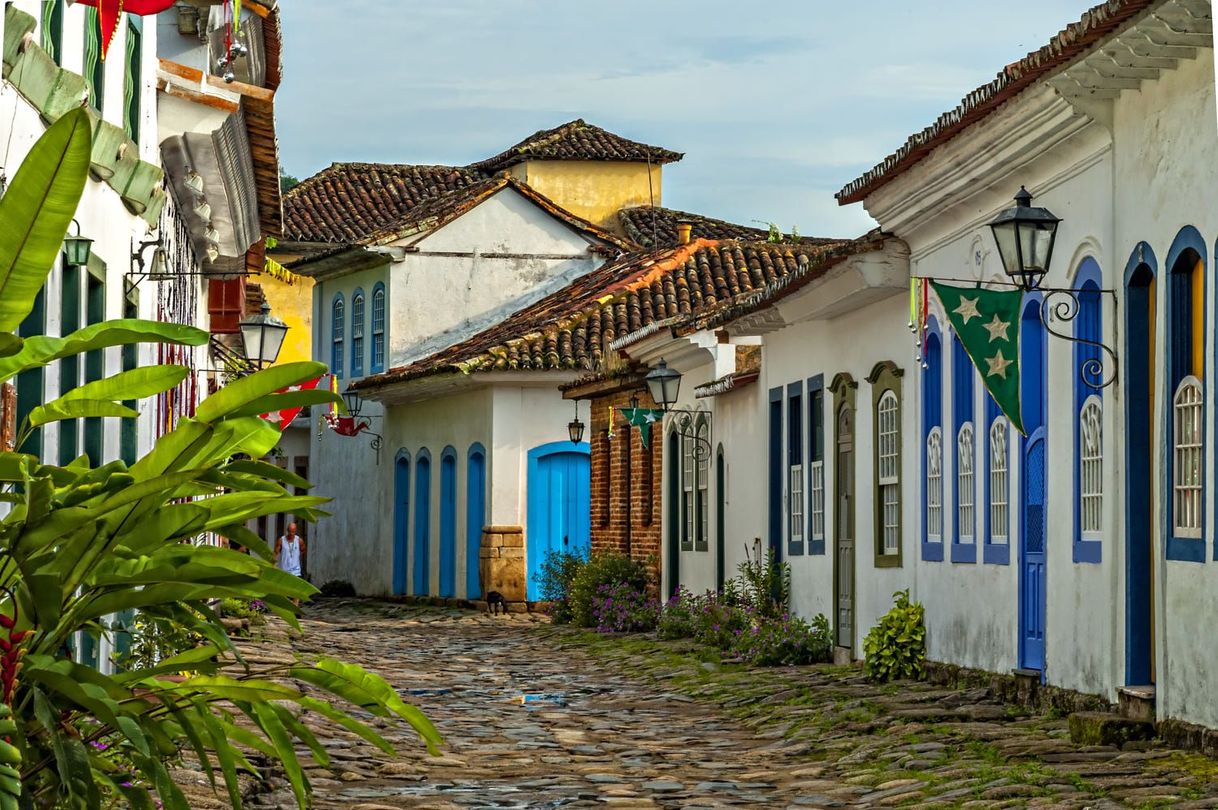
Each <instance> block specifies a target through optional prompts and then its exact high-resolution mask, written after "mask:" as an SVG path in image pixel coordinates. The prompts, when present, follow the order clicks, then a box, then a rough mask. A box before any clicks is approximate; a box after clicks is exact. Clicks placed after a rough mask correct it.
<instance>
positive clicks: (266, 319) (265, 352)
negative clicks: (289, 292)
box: [238, 301, 288, 368]
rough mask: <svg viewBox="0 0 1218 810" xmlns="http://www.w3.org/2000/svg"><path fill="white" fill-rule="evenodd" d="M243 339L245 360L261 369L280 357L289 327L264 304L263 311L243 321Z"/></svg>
mask: <svg viewBox="0 0 1218 810" xmlns="http://www.w3.org/2000/svg"><path fill="white" fill-rule="evenodd" d="M238 326H240V327H241V339H242V341H243V342H244V343H245V359H247V360H249V361H250V362H251V363H254V364H255V365H257V366H258V367H259V368H261V367H262V366H269V365H270V364H272V363H274V362H275V359H276V358H278V357H279V350H280V349H281V348H283V339H284V338H285V337H287V334H288V325H287V324H286V323H284V322H283V321H281V320H279V319H278V318H276V317H275V316H274V315H272V314H271V305H270V304H268V303H266V302H265V301H263V302H262V311H261V312H260V313H259V314H257V315H254V316H253V317H250V318H246V319H244V320H242V321H241V322H240V323H239V324H238Z"/></svg>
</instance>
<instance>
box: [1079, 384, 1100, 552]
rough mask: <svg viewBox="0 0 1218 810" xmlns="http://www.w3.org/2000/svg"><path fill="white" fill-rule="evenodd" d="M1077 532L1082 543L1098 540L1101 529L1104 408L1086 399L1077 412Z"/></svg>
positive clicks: (1098, 399) (1095, 400) (1089, 398)
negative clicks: (1080, 535) (1079, 533)
mask: <svg viewBox="0 0 1218 810" xmlns="http://www.w3.org/2000/svg"><path fill="white" fill-rule="evenodd" d="M1078 444H1079V531H1080V532H1081V534H1082V539H1083V540H1096V541H1098V540H1099V539H1100V532H1102V531H1103V528H1104V520H1103V501H1104V475H1103V473H1104V442H1103V406H1102V405H1101V404H1100V398H1099V397H1098V396H1091V397H1088V399H1087V401H1086V403H1084V405H1083V409H1082V411H1080V412H1079V418H1078Z"/></svg>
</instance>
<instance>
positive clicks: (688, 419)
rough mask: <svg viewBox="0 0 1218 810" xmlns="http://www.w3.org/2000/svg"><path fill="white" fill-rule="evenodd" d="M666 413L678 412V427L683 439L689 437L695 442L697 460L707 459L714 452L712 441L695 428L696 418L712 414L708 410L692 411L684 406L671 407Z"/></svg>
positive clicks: (694, 449)
mask: <svg viewBox="0 0 1218 810" xmlns="http://www.w3.org/2000/svg"><path fill="white" fill-rule="evenodd" d="M664 413H665V414H678V419H677V420H676V421H677V428H678V433H679V435H680V436H681V438H682V439H689V440H691V441H692V442H693V443H694V446H693V455H694V459H695V460H696V461H705V460H707V459H708V458H710V457H711V456H712V455H713V454H714V448H713V447H712V446H711V443H710V442H708V441H707V440H706V439H704V438H702V437H701V436H699V435H698V432H697V431H696V430H694V429H693V427H694V418H695V417H698V416H705V417H706V418H707V419H708V420H709V419H710V416H711V415H710V414H709V413H707V412H706V411H690V410H686V409H684V408H669V409H667V410H666V411H664Z"/></svg>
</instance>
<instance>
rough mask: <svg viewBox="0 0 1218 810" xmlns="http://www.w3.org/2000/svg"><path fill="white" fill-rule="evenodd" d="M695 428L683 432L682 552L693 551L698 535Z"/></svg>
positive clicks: (685, 429) (688, 428)
mask: <svg viewBox="0 0 1218 810" xmlns="http://www.w3.org/2000/svg"><path fill="white" fill-rule="evenodd" d="M692 431H693V428H692V427H686V428H684V429H683V430H682V431H681V515H682V519H681V550H682V551H693V548H694V536H695V534H696V533H697V529H696V523H695V521H696V518H695V510H696V509H697V503H696V502H695V497H694V491H695V489H696V487H695V484H696V482H697V475H698V474H697V466H696V464H695V460H694V455H695V454H694V437H693V434H692Z"/></svg>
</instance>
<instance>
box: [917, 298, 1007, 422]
mask: <svg viewBox="0 0 1218 810" xmlns="http://www.w3.org/2000/svg"><path fill="white" fill-rule="evenodd" d="M932 290H933V292H934V294H935V295H936V296H938V298H939V303H940V304H942V305H943V312H944V314H945V315H946V317H947V320H948V322H949V323H950V324H951V327H952V331H953V332H954V333H955V335H956V339H957V340H959V341H960V344H961V346H962V347H963V348H964V351H965V353H966V354H967V355H968V357H969V360H971V361H972V363H973V366H974V367H975V368H976V369H977V373H978V374H979V375H980V376H981V381H982V383H983V384H984V385H985V387H986V390H987V391H988V392H989V394H990V396H991V397H993V399H994V402H995V404H997V405H998V408H999V410H1001V411H1002V413H1003V414H1004V415H1005V416H1006V417H1007V419H1009V420H1010V422H1011V426H1012V427H1014V428H1015V429H1016V430H1018V431H1019V432H1020V433H1024V432H1025V431H1024V426H1023V416H1022V406H1021V399H1020V389H1021V385H1020V375H1019V319H1020V312H1021V311H1022V305H1023V295H1024V293H1023V291H1022V290H1020V289H1011V290H987V289H983V288H981V287H979V286H978V287H959V286H954V285H951V284H943V283H941V282H938V281H932V280H930V279H928V278H916V277H915V278H912V279H910V283H909V328H910V330H911V331H913V332H914V333H915V335H916V337H915V339H914V342H915V352H916V354H915V357H916V362H918V363H920V364H921V365H922V368H924V369H925V368H926V367H927V362H926V357H925V347H926V324H927V319H928V316H929V299H930V293H931V291H932Z"/></svg>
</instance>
